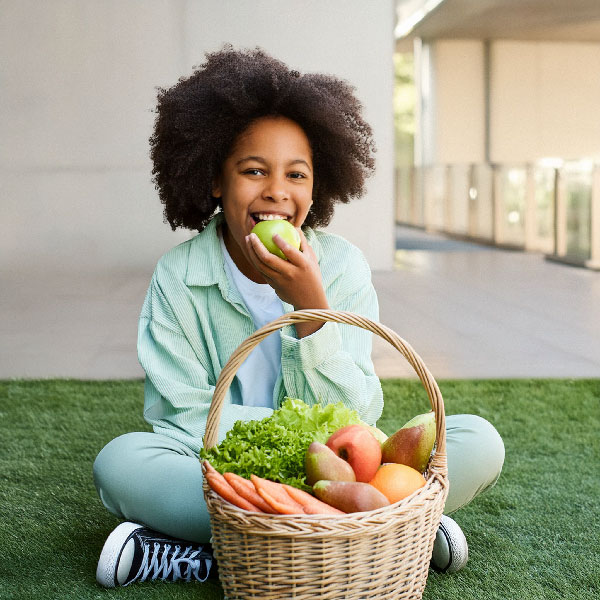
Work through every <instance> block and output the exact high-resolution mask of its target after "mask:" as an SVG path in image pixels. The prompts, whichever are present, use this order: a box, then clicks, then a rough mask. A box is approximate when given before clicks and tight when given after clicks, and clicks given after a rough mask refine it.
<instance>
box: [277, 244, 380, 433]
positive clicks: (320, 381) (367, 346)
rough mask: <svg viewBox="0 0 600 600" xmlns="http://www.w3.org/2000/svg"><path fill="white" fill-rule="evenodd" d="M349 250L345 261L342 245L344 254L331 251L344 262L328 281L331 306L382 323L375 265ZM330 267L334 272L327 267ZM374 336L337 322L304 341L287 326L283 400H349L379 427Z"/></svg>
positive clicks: (283, 348) (283, 349)
mask: <svg viewBox="0 0 600 600" xmlns="http://www.w3.org/2000/svg"><path fill="white" fill-rule="evenodd" d="M344 250H345V251H346V252H345V256H346V257H347V260H345V261H340V259H339V255H340V253H339V248H338V252H326V255H331V254H333V256H334V258H333V259H332V260H334V259H335V257H336V256H337V257H338V261H339V262H340V263H341V264H338V265H337V266H336V272H335V274H334V276H332V277H331V278H329V283H328V284H327V285H326V290H325V291H326V294H327V298H328V301H329V303H330V306H331V308H332V309H334V310H341V311H350V312H353V313H356V314H359V315H362V316H364V317H367V318H369V319H371V320H373V321H377V320H378V319H379V304H378V301H377V294H376V292H375V289H374V287H373V284H372V282H371V271H370V269H369V266H368V264H367V262H366V260H365V258H364V256H363V255H362V253H361V252H360V251H359V250H358V249H357V248H355V247H354V246H351V247H350V251H348V249H347V248H345V249H344ZM324 268H325V270H328V269H327V266H326V265H323V266H322V270H323V269H324ZM330 270H331V269H329V271H330ZM372 336H373V334H372V333H371V332H370V331H366V330H364V329H362V328H360V327H357V326H353V325H343V324H337V323H332V322H327V323H325V324H324V325H323V327H321V328H320V329H319V330H317V331H316V332H315V333H313V334H311V335H309V336H306V337H304V338H301V339H298V338H297V337H296V336H295V329H294V328H293V327H292V326H290V327H285V328H283V329H282V332H281V340H282V342H281V365H282V378H281V386H280V389H279V390H277V391H276V393H277V396H278V398H277V399H278V401H279V402H281V401H282V400H283V397H284V396H286V395H287V396H291V397H294V398H299V399H300V400H303V401H304V402H306V403H307V404H314V403H317V402H319V403H321V404H329V403H337V402H343V403H344V404H345V405H346V406H348V407H349V408H352V409H354V410H356V411H357V412H358V414H359V415H360V418H361V419H362V420H363V421H365V422H366V423H368V424H370V425H374V424H375V423H376V422H377V419H378V418H379V417H380V416H381V411H382V409H383V392H382V390H381V384H380V382H379V378H378V377H377V375H376V374H375V371H374V367H373V362H372V360H371V347H372Z"/></svg>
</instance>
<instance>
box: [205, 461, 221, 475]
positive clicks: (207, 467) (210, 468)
mask: <svg viewBox="0 0 600 600" xmlns="http://www.w3.org/2000/svg"><path fill="white" fill-rule="evenodd" d="M202 464H203V465H204V469H205V472H206V473H213V474H214V473H218V472H219V471H217V470H216V469H215V468H214V467H213V466H212V465H211V464H210V463H209V462H208V461H207V460H205V461H204V462H203V463H202Z"/></svg>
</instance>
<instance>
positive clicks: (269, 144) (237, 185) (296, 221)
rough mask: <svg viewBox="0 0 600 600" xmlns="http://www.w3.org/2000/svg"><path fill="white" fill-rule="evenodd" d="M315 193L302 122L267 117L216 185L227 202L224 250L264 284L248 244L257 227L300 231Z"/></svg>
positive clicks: (241, 142) (244, 138)
mask: <svg viewBox="0 0 600 600" xmlns="http://www.w3.org/2000/svg"><path fill="white" fill-rule="evenodd" d="M312 190H313V163H312V151H311V148H310V143H309V141H308V138H307V137H306V134H305V133H304V130H303V129H302V128H301V127H300V126H299V125H298V124H297V123H295V122H294V121H291V120H290V119H287V118H284V117H263V118H261V119H259V120H257V121H255V122H254V123H252V124H251V125H250V126H249V127H248V129H246V130H245V131H244V132H243V133H242V134H240V136H239V137H238V139H237V140H236V142H235V144H234V147H233V150H232V152H231V154H230V155H229V156H228V157H227V159H226V160H225V162H224V163H223V166H222V168H221V173H220V175H219V177H218V178H217V180H216V181H215V182H214V184H213V196H214V197H215V198H221V199H222V205H223V213H224V215H225V222H226V224H227V227H226V228H224V229H225V230H224V240H225V246H226V247H227V251H228V252H229V254H230V255H231V257H232V259H233V260H234V262H235V263H236V265H237V266H238V268H239V269H240V271H242V273H244V275H246V276H247V277H250V278H251V279H253V280H254V281H262V277H261V276H260V274H258V272H257V271H256V270H255V269H254V267H252V265H251V263H250V262H249V260H248V257H247V254H246V244H245V241H244V239H245V237H246V236H247V235H248V234H249V233H250V231H251V230H252V228H253V227H254V225H256V223H257V222H259V221H262V220H266V219H273V218H277V219H286V220H288V221H290V222H291V223H292V225H294V227H301V226H302V224H303V223H304V220H305V219H306V215H307V214H308V211H309V210H310V207H311V205H312Z"/></svg>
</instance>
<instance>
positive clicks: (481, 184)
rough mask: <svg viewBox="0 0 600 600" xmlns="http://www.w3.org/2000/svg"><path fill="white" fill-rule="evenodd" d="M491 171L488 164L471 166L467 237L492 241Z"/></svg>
mask: <svg viewBox="0 0 600 600" xmlns="http://www.w3.org/2000/svg"><path fill="white" fill-rule="evenodd" d="M492 188H493V171H492V167H491V166H490V165H488V164H478V165H473V171H472V177H471V187H470V188H469V191H468V195H469V236H471V237H473V238H477V239H482V240H487V241H492V239H493V237H494V220H493V219H494V213H493V192H492Z"/></svg>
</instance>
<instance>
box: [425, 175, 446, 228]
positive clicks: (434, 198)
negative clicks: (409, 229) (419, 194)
mask: <svg viewBox="0 0 600 600" xmlns="http://www.w3.org/2000/svg"><path fill="white" fill-rule="evenodd" d="M446 179H447V173H446V167H445V166H438V165H435V166H429V167H424V168H423V200H424V218H425V227H427V228H430V229H435V230H437V231H444V229H445V225H446Z"/></svg>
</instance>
